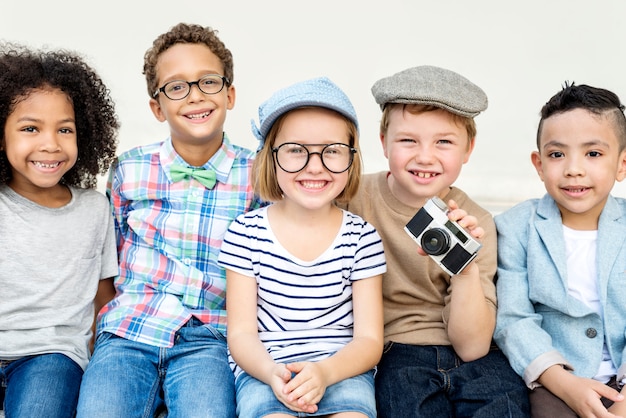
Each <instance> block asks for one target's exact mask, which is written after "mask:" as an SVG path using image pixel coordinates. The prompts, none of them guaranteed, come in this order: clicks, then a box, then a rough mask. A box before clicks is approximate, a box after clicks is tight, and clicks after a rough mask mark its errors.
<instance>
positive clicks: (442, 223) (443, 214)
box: [404, 197, 482, 276]
mask: <svg viewBox="0 0 626 418" xmlns="http://www.w3.org/2000/svg"><path fill="white" fill-rule="evenodd" d="M404 230H405V231H406V232H407V233H408V234H409V236H410V237H411V238H413V239H414V240H415V242H417V244H418V245H419V246H420V247H422V249H423V250H424V252H425V253H426V254H428V255H429V256H430V257H431V258H432V259H433V260H435V262H436V263H437V264H439V266H440V267H441V268H442V269H444V270H445V271H446V272H447V273H448V274H450V275H451V276H452V275H455V274H458V273H459V272H461V271H463V269H464V268H465V267H466V266H467V265H468V264H469V263H470V261H472V260H473V259H474V258H475V257H476V255H477V252H478V250H479V249H480V247H482V244H481V243H479V242H478V241H476V240H474V239H473V238H472V237H471V236H470V235H469V234H468V233H467V232H466V231H465V230H464V229H463V228H462V227H461V226H460V225H459V224H457V223H456V222H454V221H451V220H450V219H448V206H447V205H446V204H445V203H444V202H443V201H442V200H441V199H439V198H438V197H433V198H431V199H429V200H428V201H427V202H426V204H425V205H424V207H422V208H421V209H420V210H419V211H418V212H417V213H416V214H415V216H414V217H413V218H412V219H411V220H410V221H409V223H407V224H406V226H405V227H404Z"/></svg>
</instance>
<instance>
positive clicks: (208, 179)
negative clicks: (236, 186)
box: [170, 164, 215, 189]
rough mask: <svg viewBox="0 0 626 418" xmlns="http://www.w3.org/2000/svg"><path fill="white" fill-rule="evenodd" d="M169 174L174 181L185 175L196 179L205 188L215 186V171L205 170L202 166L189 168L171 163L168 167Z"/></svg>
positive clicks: (181, 178)
mask: <svg viewBox="0 0 626 418" xmlns="http://www.w3.org/2000/svg"><path fill="white" fill-rule="evenodd" d="M170 175H171V176H172V180H173V181H174V183H176V182H177V181H181V180H183V179H184V178H186V177H193V178H194V179H196V180H198V181H199V182H200V184H202V185H203V186H204V187H206V188H207V189H212V188H213V186H215V171H213V170H206V169H204V168H191V167H185V166H182V165H178V164H172V166H171V167H170Z"/></svg>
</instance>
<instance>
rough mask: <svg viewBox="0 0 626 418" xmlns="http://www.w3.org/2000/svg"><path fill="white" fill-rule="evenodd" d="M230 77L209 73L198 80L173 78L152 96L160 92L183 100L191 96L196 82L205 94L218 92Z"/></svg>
mask: <svg viewBox="0 0 626 418" xmlns="http://www.w3.org/2000/svg"><path fill="white" fill-rule="evenodd" d="M228 82H229V81H228V78H226V77H224V76H223V75H219V74H209V75H205V76H204V77H202V78H201V79H200V80H197V81H185V80H173V81H169V82H167V83H165V84H164V85H163V87H159V88H158V89H157V91H155V92H154V94H153V95H152V97H154V98H156V97H157V96H158V95H159V93H160V92H163V94H165V97H167V98H168V99H170V100H182V99H184V98H185V97H187V96H189V93H190V92H191V87H192V86H193V85H194V84H195V85H196V86H198V88H199V89H200V91H201V92H202V93H205V94H217V93H219V92H220V91H222V89H223V88H224V85H225V84H227V83H228Z"/></svg>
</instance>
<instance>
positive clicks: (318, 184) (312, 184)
mask: <svg viewBox="0 0 626 418" xmlns="http://www.w3.org/2000/svg"><path fill="white" fill-rule="evenodd" d="M301 184H302V186H303V187H304V188H305V189H321V188H322V187H324V185H325V184H326V182H325V181H303V182H301Z"/></svg>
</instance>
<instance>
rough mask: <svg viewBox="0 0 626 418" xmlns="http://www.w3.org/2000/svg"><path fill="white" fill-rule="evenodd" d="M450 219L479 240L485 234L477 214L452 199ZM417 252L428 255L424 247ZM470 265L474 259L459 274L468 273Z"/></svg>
mask: <svg viewBox="0 0 626 418" xmlns="http://www.w3.org/2000/svg"><path fill="white" fill-rule="evenodd" d="M448 209H450V210H449V212H448V219H450V220H451V221H456V222H457V223H458V224H459V226H461V227H463V228H465V229H466V230H467V231H468V232H469V233H470V234H471V235H472V237H474V238H475V239H477V240H480V239H481V238H482V237H483V235H485V230H484V229H483V228H482V227H480V226H478V219H477V218H476V217H475V216H471V215H468V213H467V212H466V211H465V210H463V209H460V208H459V205H458V204H457V203H456V202H455V201H454V200H452V199H450V200H449V201H448ZM417 252H418V253H419V254H420V255H427V254H426V252H425V251H424V250H423V249H422V247H420V246H418V247H417ZM470 266H474V261H472V262H471V263H469V264H468V265H467V267H465V269H463V271H462V272H460V273H459V275H468V274H470V271H471V270H472V268H474V267H472V268H470Z"/></svg>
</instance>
